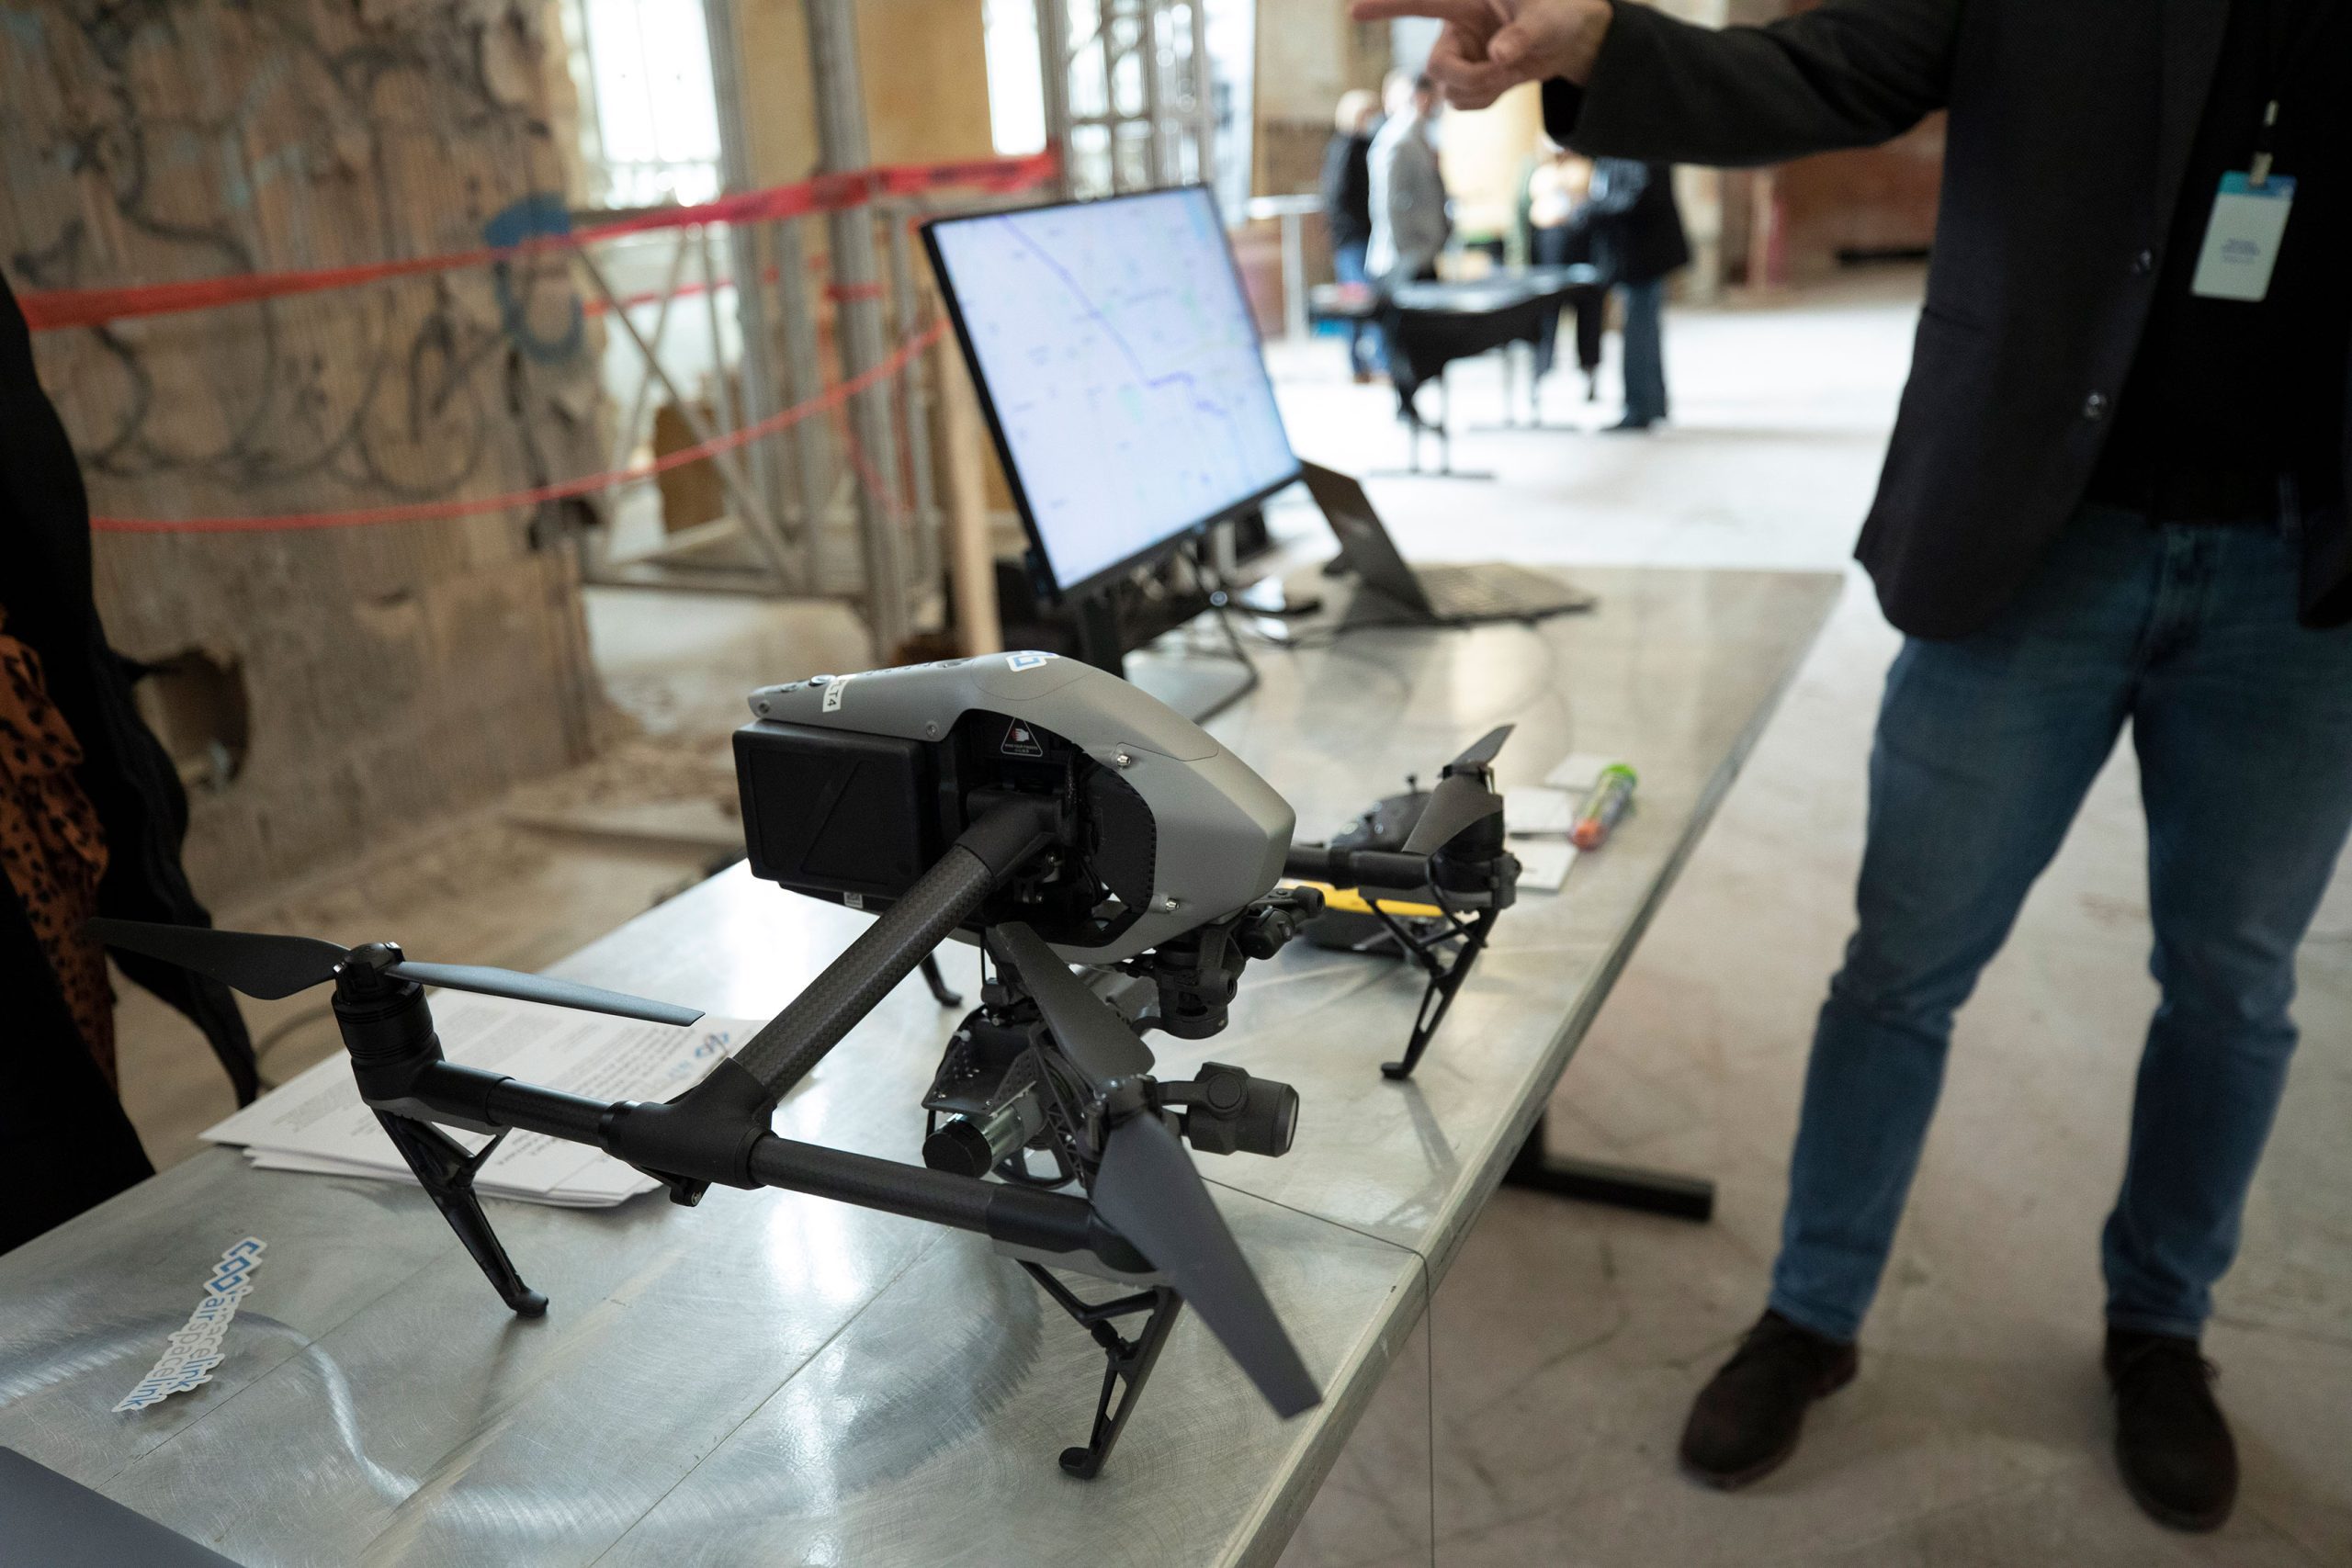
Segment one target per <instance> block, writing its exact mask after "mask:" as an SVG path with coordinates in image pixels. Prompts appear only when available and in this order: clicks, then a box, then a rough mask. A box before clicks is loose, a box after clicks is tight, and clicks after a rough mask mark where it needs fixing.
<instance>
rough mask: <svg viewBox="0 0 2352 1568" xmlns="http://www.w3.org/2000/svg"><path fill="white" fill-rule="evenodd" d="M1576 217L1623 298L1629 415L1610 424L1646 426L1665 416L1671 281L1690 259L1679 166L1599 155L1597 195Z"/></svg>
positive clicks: (1609, 280) (1633, 428) (1615, 427)
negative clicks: (1677, 185)
mask: <svg viewBox="0 0 2352 1568" xmlns="http://www.w3.org/2000/svg"><path fill="white" fill-rule="evenodd" d="M1577 220H1578V221H1579V222H1581V223H1582V224H1584V225H1585V226H1586V227H1587V229H1588V230H1589V232H1590V233H1591V235H1592V259H1593V265H1596V266H1598V267H1600V276H1601V278H1602V280H1603V281H1604V283H1606V284H1607V285H1608V286H1609V287H1611V288H1615V289H1616V290H1617V291H1618V297H1619V298H1620V299H1622V300H1623V304H1624V310H1625V321H1624V333H1625V367H1624V369H1625V415H1624V417H1623V419H1620V420H1619V421H1618V422H1617V423H1615V424H1612V425H1611V426H1609V429H1610V430H1611V432H1619V431H1637V430H1647V429H1648V428H1649V427H1650V426H1651V425H1653V424H1656V423H1657V422H1658V421H1660V420H1662V419H1664V418H1665V417H1666V340H1665V325H1666V323H1665V316H1666V280H1667V278H1668V276H1670V275H1672V274H1674V273H1676V272H1679V271H1680V270H1681V269H1682V268H1683V267H1685V266H1687V265H1690V261H1691V245H1690V242H1689V241H1688V240H1686V239H1685V238H1684V237H1683V233H1682V212H1681V209H1679V208H1678V207H1676V206H1675V203H1674V170H1673V168H1672V167H1671V166H1670V165H1668V164H1648V163H1644V162H1642V161H1641V160H1640V159H1638V158H1596V159H1594V160H1593V164H1592V194H1591V197H1590V198H1589V199H1588V200H1587V201H1586V202H1585V204H1584V206H1583V207H1581V208H1579V209H1577Z"/></svg>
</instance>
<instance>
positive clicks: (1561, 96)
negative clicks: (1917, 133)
mask: <svg viewBox="0 0 2352 1568" xmlns="http://www.w3.org/2000/svg"><path fill="white" fill-rule="evenodd" d="M1960 6H1961V0H1827V3H1826V5H1823V6H1816V7H1815V8H1814V9H1813V10H1810V11H1803V12H1800V13H1798V14H1797V15H1796V16H1793V17H1783V18H1782V19H1781V20H1780V21H1777V22H1773V23H1770V25H1768V26H1765V27H1760V28H1755V27H1738V28H1722V29H1720V30H1717V29H1714V28H1702V27H1695V26H1693V25H1691V23H1689V22H1682V21H1677V20H1675V19H1674V18H1673V17H1668V16H1667V15H1665V14H1664V13H1663V12H1659V11H1655V10H1652V9H1651V8H1650V7H1649V6H1641V5H1634V4H1630V3H1627V4H1621V5H1618V6H1616V15H1615V16H1614V17H1612V18H1611V22H1610V24H1609V34H1608V37H1607V38H1606V39H1603V40H1602V42H1601V46H1600V59H1599V60H1598V61H1596V62H1594V64H1593V70H1592V79H1591V80H1590V81H1589V83H1588V84H1587V85H1585V86H1584V87H1583V88H1582V89H1581V90H1579V89H1578V88H1577V87H1574V86H1572V85H1569V84H1568V83H1566V82H1562V81H1556V80H1555V81H1551V82H1547V83H1545V84H1544V122H1545V126H1546V129H1548V130H1550V131H1551V133H1552V135H1553V138H1554V139H1555V140H1556V141H1565V142H1566V143H1567V144H1568V145H1570V146H1572V147H1574V148H1576V149H1577V151H1578V152H1588V153H1592V154H1596V155H1601V156H1609V157H1620V158H1642V159H1649V160H1657V161H1663V162H1667V163H1675V164H1712V165H1715V166H1718V167H1727V166H1737V165H1741V164H1776V163H1780V162H1781V161H1782V160H1783V159H1788V158H1797V157H1802V156H1804V154H1805V153H1808V152H1828V151H1830V150H1832V149H1835V148H1839V147H1864V146H1870V145H1872V144H1874V143H1876V142H1880V141H1887V140H1888V139H1890V138H1892V137H1895V136H1899V135H1901V134H1902V133H1903V132H1904V131H1905V130H1909V129H1911V127H1912V126H1914V125H1916V124H1917V123H1918V122H1919V120H1920V119H1921V118H1923V117H1925V116H1926V115H1928V113H1930V112H1931V111H1933V110H1935V109H1939V108H1941V107H1943V105H1944V100H1945V96H1946V94H1947V92H1948V90H1949V88H1950V85H1951V70H1952V57H1953V53H1954V40H1955V39H1956V38H1957V37H1958V34H1959V28H1960Z"/></svg>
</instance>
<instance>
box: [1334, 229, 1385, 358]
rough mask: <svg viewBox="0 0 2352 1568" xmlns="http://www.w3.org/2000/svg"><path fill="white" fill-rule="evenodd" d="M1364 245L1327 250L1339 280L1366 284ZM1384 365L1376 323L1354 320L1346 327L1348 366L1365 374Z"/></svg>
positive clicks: (1377, 323)
mask: <svg viewBox="0 0 2352 1568" xmlns="http://www.w3.org/2000/svg"><path fill="white" fill-rule="evenodd" d="M1366 248H1367V247H1366V246H1364V245H1363V244H1362V243H1356V244H1348V245H1340V246H1336V247H1334V248H1333V250H1332V252H1331V272H1332V275H1333V276H1336V277H1337V278H1338V279H1339V280H1340V282H1341V283H1370V282H1371V281H1372V274H1370V273H1369V272H1366V271H1365V270H1364V265H1363V258H1364V252H1365V250H1366ZM1387 367H1388V355H1386V354H1385V353H1384V352H1383V351H1382V348H1381V344H1380V323H1379V322H1377V321H1355V322H1352V323H1351V324H1350V326H1349V328H1348V368H1349V369H1350V370H1352V371H1355V372H1358V373H1360V374H1361V373H1365V372H1372V371H1379V370H1385V369H1386V368H1387Z"/></svg>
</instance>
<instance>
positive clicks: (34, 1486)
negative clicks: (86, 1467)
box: [0, 1449, 237, 1568]
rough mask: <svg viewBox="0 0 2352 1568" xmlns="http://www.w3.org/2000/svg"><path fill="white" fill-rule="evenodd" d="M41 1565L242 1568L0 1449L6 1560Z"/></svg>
mask: <svg viewBox="0 0 2352 1568" xmlns="http://www.w3.org/2000/svg"><path fill="white" fill-rule="evenodd" d="M20 1562H21V1563H26V1564H31V1563H39V1564H40V1565H41V1568H128V1565H129V1564H132V1563H136V1564H138V1568H237V1565H236V1564H235V1563H234V1562H231V1561H230V1560H229V1559H228V1558H225V1557H223V1556H221V1555H220V1553H219V1552H217V1551H210V1550H208V1549H207V1548H205V1547H201V1546H198V1545H197V1544H196V1542H194V1541H192V1540H188V1539H187V1537H186V1536H184V1535H178V1534H175V1533H174V1532H173V1531H171V1530H167V1529H164V1527H163V1526H161V1525H159V1524H157V1523H156V1522H155V1521H154V1520H153V1519H150V1518H148V1517H145V1516H143V1515H141V1514H134V1513H132V1512H131V1511H130V1509H129V1508H126V1507H124V1506H122V1505H121V1504H119V1503H118V1502H116V1501H115V1500H114V1499H113V1498H111V1497H107V1496H104V1495H101V1494H99V1493H96V1492H93V1491H91V1490H90V1489H89V1488H88V1487H86V1486H85V1485H83V1484H82V1483H80V1482H78V1481H69V1480H67V1479H66V1478H65V1477H64V1476H62V1475H60V1474H58V1473H57V1472H55V1471H53V1470H51V1469H50V1468H49V1467H48V1466H47V1465H44V1464H40V1463H36V1462H35V1461H32V1460H28V1459H27V1458H26V1457H25V1456H24V1455H22V1454H20V1453H18V1452H17V1451H16V1450H14V1449H0V1563H8V1564H15V1563H20Z"/></svg>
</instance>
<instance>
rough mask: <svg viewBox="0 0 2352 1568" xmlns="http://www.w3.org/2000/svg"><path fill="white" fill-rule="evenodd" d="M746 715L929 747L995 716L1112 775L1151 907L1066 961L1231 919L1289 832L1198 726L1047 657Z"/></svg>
mask: <svg viewBox="0 0 2352 1568" xmlns="http://www.w3.org/2000/svg"><path fill="white" fill-rule="evenodd" d="M751 705H752V713H753V714H754V715H756V716H758V717H759V718H762V719H767V720H774V721H776V722H779V723H784V724H796V725H807V726H810V727H813V728H825V729H838V730H844V731H850V732H854V733H860V734H866V735H888V736H894V737H897V738H899V739H910V740H931V741H936V740H939V739H942V738H943V737H944V736H946V735H947V734H948V733H949V732H950V731H951V730H952V729H954V728H955V726H956V720H957V719H959V718H961V717H962V716H964V715H965V714H966V713H968V712H971V711H974V710H979V711H982V712H986V713H996V714H1002V715H1004V716H1006V717H1008V718H1012V719H1017V720H1020V721H1021V722H1023V723H1024V724H1033V725H1035V726H1036V727H1037V728H1040V729H1045V730H1048V731H1050V732H1052V733H1053V734H1055V735H1057V736H1060V737H1061V738H1062V739H1065V740H1067V741H1069V743H1070V744H1072V745H1073V746H1076V747H1077V748H1078V749H1079V750H1082V751H1084V752H1085V753H1086V754H1087V755H1088V756H1090V757H1091V758H1092V759H1093V760H1094V761H1097V762H1099V763H1101V764H1102V765H1103V766H1104V767H1108V768H1114V769H1116V770H1117V771H1118V773H1119V775H1120V777H1121V778H1122V779H1124V780H1125V782H1126V784H1128V785H1129V786H1130V787H1131V788H1133V789H1134V790H1135V792H1136V794H1137V795H1140V796H1141V797H1142V798H1143V801H1144V804H1145V805H1146V806H1147V807H1149V808H1150V811H1151V815H1152V820H1153V823H1154V825H1155V827H1156V829H1157V832H1158V841H1157V852H1156V854H1155V856H1154V863H1153V875H1152V890H1151V897H1150V900H1149V902H1148V905H1147V906H1146V908H1145V909H1144V911H1143V913H1142V915H1141V917H1140V918H1139V919H1136V920H1135V921H1134V922H1133V923H1132V924H1130V925H1128V926H1127V927H1126V929H1125V930H1124V931H1121V932H1120V933H1119V934H1118V935H1117V936H1116V937H1114V938H1113V939H1111V940H1110V941H1108V942H1104V943H1103V944H1101V945H1099V946H1094V947H1083V946H1078V945H1073V944H1070V943H1067V942H1057V943H1056V944H1055V951H1056V952H1057V953H1059V954H1060V955H1061V956H1062V957H1063V958H1064V959H1066V960H1067V961H1069V962H1070V963H1073V964H1116V963H1119V962H1121V961H1123V960H1125V959H1128V958H1132V957H1134V956H1135V955H1136V953H1141V952H1144V951H1145V950H1146V949H1148V948H1151V947H1154V946H1157V945H1158V944H1159V943H1160V942H1165V941H1167V940H1168V939H1170V937H1174V936H1178V935H1181V934H1182V933H1183V932H1184V931H1190V930H1192V929H1193V927H1195V926H1197V925H1200V924H1202V923H1203V922H1204V921H1207V920H1213V919H1220V918H1222V917H1224V916H1226V915H1229V914H1231V913H1233V912H1234V911H1235V910H1237V909H1238V908H1241V907H1242V906H1243V905H1245V904H1247V903H1249V902H1250V900H1251V899H1253V898H1255V897H1259V896H1260V895H1261V894H1263V893H1265V892H1266V891H1267V890H1268V889H1270V888H1271V887H1272V886H1274V883H1275V881H1276V880H1277V879H1278V878H1279V877H1280V876H1281V874H1282V868H1283V856H1284V855H1285V854H1286V853H1287V852H1289V849H1290V841H1291V833H1292V830H1293V829H1294V828H1295V826H1296V821H1297V818H1296V815H1295V813H1294V812H1293V811H1292V809H1291V807H1290V803H1289V802H1287V801H1285V800H1284V799H1283V797H1282V796H1281V795H1278V794H1276V793H1275V791H1274V788H1273V786H1272V784H1268V783H1266V781H1265V780H1264V779H1262V778H1260V777H1259V776H1258V774H1257V773H1255V772H1254V771H1253V770H1251V769H1250V766H1249V765H1248V764H1247V763H1245V762H1243V761H1241V760H1240V759H1239V758H1238V757H1236V756H1234V755H1233V754H1232V753H1231V752H1230V751H1227V750H1225V748H1224V747H1222V746H1220V745H1219V744H1218V743H1217V742H1216V739H1215V738H1214V737H1212V736H1211V735H1210V734H1209V733H1208V732H1207V731H1206V730H1204V729H1203V728H1201V727H1200V726H1198V725H1196V724H1194V723H1193V722H1192V721H1191V720H1190V719H1187V718H1185V717H1184V716H1182V715H1181V714H1179V713H1177V712H1176V711H1175V710H1174V709H1172V708H1170V707H1169V706H1168V705H1166V704H1164V703H1162V702H1160V701H1159V699H1158V698H1156V697H1154V696H1151V695H1150V694H1148V693H1145V692H1142V691H1139V690H1137V689H1136V687H1134V686H1131V685H1129V684H1128V683H1127V682H1125V681H1122V680H1120V679H1119V678H1118V677H1117V676H1115V675H1112V674H1109V673H1107V672H1106V671H1101V670H1097V669H1095V668H1094V667H1093V666H1091V665H1089V664H1083V663H1080V662H1079V661H1078V660H1073V659H1064V658H1061V657H1059V656H1057V655H1055V654H1050V653H1034V652H1020V653H991V654H982V655H979V656H977V657H974V658H970V659H951V660H941V661H939V662H937V663H932V664H917V665H910V666H907V667H905V668H902V669H896V670H875V671H865V673H862V674H855V675H835V676H819V677H813V678H811V679H810V680H808V681H797V682H791V683H789V684H786V685H779V686H765V687H763V688H761V689H760V690H759V691H756V692H754V693H752V697H751Z"/></svg>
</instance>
